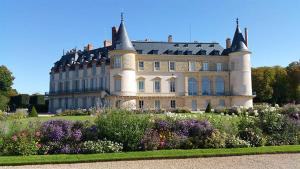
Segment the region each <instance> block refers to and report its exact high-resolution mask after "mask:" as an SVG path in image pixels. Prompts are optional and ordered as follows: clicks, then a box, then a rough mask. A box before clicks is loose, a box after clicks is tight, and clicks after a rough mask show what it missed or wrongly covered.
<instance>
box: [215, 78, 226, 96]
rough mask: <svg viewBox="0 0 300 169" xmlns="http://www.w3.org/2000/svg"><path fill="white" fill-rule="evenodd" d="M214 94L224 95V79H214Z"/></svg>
mask: <svg viewBox="0 0 300 169" xmlns="http://www.w3.org/2000/svg"><path fill="white" fill-rule="evenodd" d="M216 94H217V95H224V79H223V78H222V77H217V78H216Z"/></svg>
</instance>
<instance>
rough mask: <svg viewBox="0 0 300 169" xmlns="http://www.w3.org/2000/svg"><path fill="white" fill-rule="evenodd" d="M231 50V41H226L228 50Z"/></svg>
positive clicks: (228, 39)
mask: <svg viewBox="0 0 300 169" xmlns="http://www.w3.org/2000/svg"><path fill="white" fill-rule="evenodd" d="M229 48H231V39H230V38H227V39H226V49H229Z"/></svg>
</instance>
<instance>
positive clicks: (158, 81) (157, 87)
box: [154, 80, 160, 93]
mask: <svg viewBox="0 0 300 169" xmlns="http://www.w3.org/2000/svg"><path fill="white" fill-rule="evenodd" d="M154 92H157V93H158V92H160V80H155V81H154Z"/></svg>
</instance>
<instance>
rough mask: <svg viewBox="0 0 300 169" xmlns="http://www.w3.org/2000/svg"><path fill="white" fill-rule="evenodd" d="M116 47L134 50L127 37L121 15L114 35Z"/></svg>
mask: <svg viewBox="0 0 300 169" xmlns="http://www.w3.org/2000/svg"><path fill="white" fill-rule="evenodd" d="M116 49H117V50H130V51H135V49H134V47H133V45H132V43H131V40H130V39H129V36H128V33H127V31H126V27H125V23H124V20H123V15H122V19H121V23H120V26H119V29H118V33H117V37H116Z"/></svg>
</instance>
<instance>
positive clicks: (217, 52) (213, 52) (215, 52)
mask: <svg viewBox="0 0 300 169" xmlns="http://www.w3.org/2000/svg"><path fill="white" fill-rule="evenodd" d="M210 55H220V51H218V50H213V51H212V52H211V53H210Z"/></svg>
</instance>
